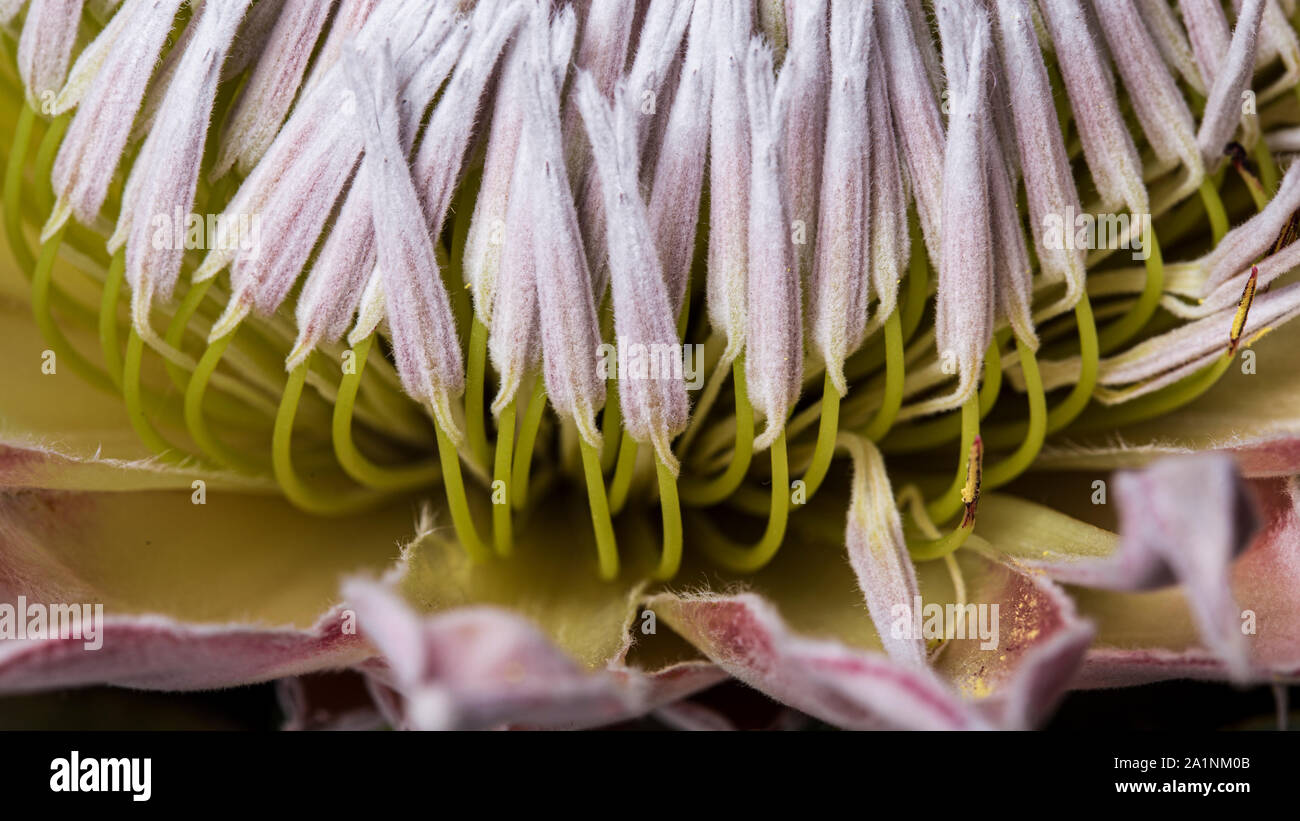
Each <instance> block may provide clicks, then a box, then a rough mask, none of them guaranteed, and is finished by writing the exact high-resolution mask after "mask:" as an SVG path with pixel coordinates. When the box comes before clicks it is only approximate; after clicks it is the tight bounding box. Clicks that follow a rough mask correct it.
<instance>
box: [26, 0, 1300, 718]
mask: <svg viewBox="0 0 1300 821" xmlns="http://www.w3.org/2000/svg"><path fill="white" fill-rule="evenodd" d="M1036 17H1037V18H1041V19H1036ZM932 20H933V21H935V22H936V23H937V26H935V27H932V26H931V21H932ZM0 24H3V25H5V26H7V27H9V29H10V30H11V31H19V32H21V34H20V37H19V41H18V44H19V47H18V50H17V55H16V64H15V66H14V68H15V70H16V74H17V76H18V77H19V78H20V79H21V88H20V87H18V85H14V87H13V88H12V89H10V91H11V92H12V95H13V96H14V100H13V102H14V106H13V107H12V108H13V109H16V110H17V111H18V112H19V113H18V114H17V116H16V118H15V119H14V122H12V123H10V124H9V125H10V127H9V128H8V129H7V130H6V133H8V134H12V135H13V144H12V145H11V146H10V148H9V153H8V154H7V156H8V158H9V160H8V162H7V174H6V180H5V185H4V187H3V189H4V200H5V202H4V210H5V217H6V219H5V221H4V231H5V234H6V240H7V247H8V248H9V250H10V251H11V252H12V256H13V260H14V264H12V265H5V266H0V280H2V281H3V284H4V287H5V288H6V290H5V293H10V294H26V295H28V296H29V297H30V299H29V302H30V305H23V306H21V307H22V310H18V303H17V302H16V301H15V300H9V301H4V302H0V338H2V339H3V340H4V342H5V345H6V350H9V351H12V352H13V356H14V357H15V358H14V362H23V361H28V362H32V363H40V364H39V365H33V366H31V367H16V368H15V369H14V375H13V377H12V379H13V384H12V386H11V385H10V384H8V383H6V390H4V391H3V392H0V416H3V418H4V419H5V426H4V430H3V431H0V541H3V543H4V544H3V547H4V549H3V550H0V605H3V604H4V603H5V601H6V600H7V597H11V596H13V597H16V596H19V595H22V596H26V597H27V598H28V599H29V600H33V601H35V600H36V599H38V598H48V599H51V600H55V599H58V598H60V597H62V598H68V597H76V598H85V599H88V600H92V601H99V602H101V603H102V604H104V605H105V609H106V610H108V611H109V616H107V617H106V618H105V619H104V620H103V621H104V623H103V625H102V627H103V631H102V633H101V634H100V635H101V636H102V638H103V645H102V647H101V648H99V649H98V650H95V651H93V652H96V653H101V654H100V655H90V654H91V652H92V651H90V650H88V649H86V648H85V647H83V646H81V645H79V644H76V643H74V642H72V641H70V640H67V639H65V638H63V637H48V636H47V637H44V638H42V637H40V636H35V637H30V638H28V639H24V640H21V641H12V642H11V641H9V640H8V637H7V636H3V630H4V625H5V621H4V620H3V619H0V637H4V638H6V641H5V642H3V643H0V690H5V691H19V690H22V691H26V690H35V689H44V688H56V687H71V686H78V685H82V684H87V683H93V682H108V683H112V684H118V685H126V686H133V687H152V688H209V687H216V686H226V685H233V684H238V683H242V682H248V681H261V680H269V679H280V680H282V684H281V688H282V693H283V694H284V695H285V699H286V704H288V705H289V706H290V707H291V708H292V709H293V711H294V721H293V722H292V724H293V726H304V725H306V724H307V723H309V722H308V718H307V717H306V716H305V715H304V713H305V712H307V711H308V709H309V703H310V702H311V701H312V693H311V690H312V681H311V680H310V679H305V678H304V679H298V678H297V677H299V676H305V675H307V674H310V673H313V672H315V671H319V670H323V669H333V668H338V667H346V668H349V669H350V670H352V673H351V675H352V676H353V677H356V678H359V679H363V680H364V685H365V686H364V690H365V693H366V694H367V696H366V698H367V699H368V700H369V701H370V702H371V703H370V704H369V706H367V707H365V708H364V709H361V710H358V711H355V712H351V713H349V714H347V715H346V716H337V717H336V720H334V721H332V722H331V721H324V722H321V723H326V724H331V723H332V724H334V725H335V726H353V725H354V724H355V723H356V722H360V721H363V720H364V721H372V722H374V721H381V720H382V721H384V722H386V723H388V724H390V725H392V726H395V727H404V728H405V727H410V728H463V727H500V726H512V727H513V726H546V727H559V726H566V727H576V726H597V725H601V724H607V723H611V722H615V721H619V720H622V719H626V718H629V717H634V716H641V715H647V714H654V715H656V716H658V717H659V718H660V719H661V720H662V721H664V722H666V723H669V724H672V725H674V726H702V725H708V726H725V725H726V724H727V721H726V720H725V718H723V717H720V716H718V715H716V714H713V713H710V712H708V711H707V710H705V709H704V708H703V707H702V706H701V705H699V704H695V703H692V702H690V701H684V700H685V699H689V698H690V697H691V696H692V695H693V694H694V693H696V692H698V691H700V690H701V689H703V688H706V687H709V686H712V685H713V684H715V683H717V682H719V681H722V680H724V679H726V678H729V677H730V678H736V679H739V680H741V681H743V682H745V683H747V684H750V685H752V686H753V687H755V688H758V689H760V690H762V691H763V692H765V693H766V694H768V695H769V696H771V697H772V698H774V699H777V700H779V701H781V702H783V703H785V704H787V705H789V706H790V707H791V708H793V709H796V710H798V711H800V712H803V713H806V714H808V715H811V716H814V717H816V718H819V719H821V720H823V721H826V722H830V723H832V724H835V725H838V726H844V727H854V728H873V727H882V726H884V727H907V728H963V729H966V728H969V729H976V728H988V727H1010V728H1020V727H1028V726H1035V725H1037V724H1040V723H1042V722H1043V721H1044V720H1045V719H1046V717H1047V716H1048V715H1049V714H1050V711H1051V709H1052V707H1053V706H1054V705H1055V703H1056V702H1057V700H1058V699H1059V698H1060V697H1061V695H1062V694H1063V693H1064V692H1065V691H1066V690H1067V689H1069V688H1072V687H1092V686H1107V685H1113V684H1126V683H1135V682H1144V681H1151V680H1158V679H1161V678H1166V677H1170V676H1175V675H1189V676H1195V677H1208V678H1219V679H1230V680H1232V681H1234V682H1237V683H1239V684H1253V683H1262V682H1270V681H1273V680H1277V679H1288V680H1289V679H1291V678H1294V677H1296V676H1297V675H1300V647H1297V645H1296V642H1295V640H1294V637H1295V636H1296V635H1300V596H1298V595H1297V593H1296V591H1297V590H1300V579H1298V578H1297V571H1296V568H1297V567H1300V560H1298V559H1297V550H1300V547H1298V546H1300V535H1297V534H1300V513H1298V511H1300V505H1298V503H1297V500H1298V499H1300V486H1297V484H1296V479H1295V476H1296V474H1297V473H1300V400H1298V399H1297V397H1300V375H1297V372H1296V369H1295V368H1294V367H1292V366H1290V365H1289V363H1288V360H1287V356H1288V353H1287V352H1288V351H1289V350H1290V349H1291V348H1292V347H1294V345H1295V344H1297V341H1298V340H1297V337H1296V333H1297V330H1296V326H1295V325H1294V323H1289V320H1291V319H1293V318H1294V317H1296V316H1297V315H1300V282H1296V281H1294V277H1295V274H1294V271H1295V269H1297V267H1298V266H1300V242H1297V241H1296V240H1297V239H1298V238H1300V216H1298V214H1300V171H1298V170H1297V168H1296V167H1295V163H1294V156H1293V155H1294V154H1295V153H1300V151H1298V150H1297V149H1300V139H1298V138H1297V137H1296V133H1300V119H1297V116H1296V109H1295V106H1294V101H1290V95H1281V94H1280V91H1285V90H1294V89H1296V88H1300V86H1298V85H1297V81H1298V80H1300V41H1298V40H1297V39H1296V35H1295V32H1294V31H1293V30H1292V28H1291V26H1290V24H1289V23H1288V22H1287V21H1286V19H1285V18H1284V17H1283V15H1282V11H1281V8H1280V6H1279V5H1278V4H1277V3H1275V2H1273V0H1242V2H1240V3H1237V4H1234V6H1233V8H1231V9H1229V8H1227V7H1226V6H1225V5H1223V4H1220V3H1204V2H1199V0H1180V2H1179V3H1178V4H1177V11H1176V12H1175V10H1174V7H1173V6H1172V5H1171V4H1169V3H1165V2H1154V0H1097V2H1094V3H1081V2H1079V0H1040V1H1039V2H1037V3H1031V2H1029V0H988V1H987V2H977V0H934V2H927V3H922V2H920V0H879V2H873V3H864V2H859V0H807V2H805V1H804V0H799V2H797V3H795V2H786V3H782V2H768V1H767V0H764V2H762V3H759V4H757V5H755V4H754V3H752V2H750V0H650V2H646V3H637V2H633V0H611V2H604V0H601V2H580V3H570V2H545V0H479V2H465V0H434V2H430V0H339V2H337V3H316V2H299V0H285V2H274V3H273V2H259V3H251V2H248V1H247V0H230V2H207V3H202V4H197V3H196V4H183V3H182V2H181V0H123V2H121V3H117V4H115V3H94V4H91V6H90V7H89V10H88V11H87V13H83V8H82V3H81V2H62V1H61V0H58V1H56V0H32V2H29V3H26V4H15V3H0ZM174 30H175V31H177V36H176V37H175V38H174V41H173V40H171V39H169V34H170V33H171V32H173V31H174ZM1263 82H1267V83H1268V86H1267V87H1261V88H1259V89H1258V92H1259V93H1258V94H1257V95H1255V94H1254V91H1255V90H1256V86H1257V85H1262V83H1263ZM11 85H13V84H11ZM1248 92H1251V93H1248ZM1288 101H1290V102H1289V103H1288ZM1202 102H1203V104H1202ZM1264 131H1267V132H1268V133H1266V134H1261V132H1264ZM1224 159H1228V160H1229V162H1227V163H1225V162H1224ZM1022 186H1023V196H1022V193H1021V192H1022ZM34 239H35V240H38V244H36V245H33V244H32V241H33V240H34ZM1124 253H1128V254H1130V255H1131V257H1132V260H1133V262H1134V263H1136V264H1132V265H1130V264H1129V262H1128V261H1127V260H1126V258H1125V257H1124ZM87 274H88V275H89V276H86V275H87ZM11 286H12V287H11ZM127 304H129V306H130V310H129V311H128V310H125V307H126V305H127ZM155 356H158V357H161V358H162V360H163V361H162V364H163V366H164V367H162V368H157V367H154V366H155V365H156V364H157V362H156V360H155V358H154V357H155ZM24 357H27V359H24ZM1257 371H1258V374H1257ZM819 382H820V383H821V389H820V390H817V383H819ZM489 397H490V398H489ZM489 410H490V412H489ZM114 420H120V425H118V426H117V427H114ZM118 428H120V430H119V429H118ZM1157 457H1161V458H1157ZM1112 468H1118V469H1120V472H1118V473H1116V474H1115V475H1114V476H1113V477H1111V476H1110V474H1108V473H1106V472H1104V471H1105V470H1109V469H1112ZM1029 471H1034V473H1032V474H1028V475H1029V478H1028V479H1026V478H1025V477H1026V475H1027V472H1029ZM1081 488H1087V489H1081ZM69 490H75V491H79V492H78V493H68V492H67V491H69ZM1108 493H1109V494H1110V500H1107V498H1106V496H1107V494H1108ZM191 494H193V495H191ZM1098 494H1099V495H1098ZM209 498H211V500H212V502H213V504H212V505H211V506H210V507H209V506H208V501H207V500H208V499H209ZM218 500H219V503H218ZM210 510H212V511H215V510H220V511H221V514H220V515H214V514H213V513H210V512H208V511H210ZM412 510H415V511H418V514H417V516H416V521H415V525H414V527H413V528H412V526H411V521H410V518H411V512H412ZM1111 510H1114V511H1116V515H1114V516H1113V517H1110V518H1109V519H1108V518H1107V512H1108V511H1111ZM1067 511H1068V512H1067ZM142 544H143V545H148V546H149V549H141V545H142ZM395 544H400V545H401V546H402V547H401V551H400V556H399V557H398V558H397V559H396V560H394V559H393V554H394V545H395ZM285 568H292V573H286V571H285ZM344 577H346V581H345V582H344V583H343V584H342V585H340V583H339V580H340V578H344ZM936 610H937V612H938V613H939V615H938V616H934V615H933V614H934V613H935V612H936ZM1244 612H1251V613H1254V614H1255V615H1256V616H1257V617H1258V618H1259V620H1260V625H1261V629H1260V632H1259V634H1258V635H1251V634H1249V633H1243V632H1242V630H1241V618H1242V616H1241V614H1242V613H1244ZM945 613H952V614H953V618H952V619H948V618H947V617H946V616H945V615H944V614H945ZM958 614H960V616H958ZM967 614H973V615H970V616H969V618H967ZM346 619H351V620H353V621H352V622H350V623H348V624H347V626H345V622H344V620H346ZM638 624H641V625H645V624H650V625H655V627H652V628H651V629H644V628H642V629H637V625H638ZM266 625H276V626H272V627H268V626H266ZM353 628H358V629H359V631H360V632H359V633H358V632H357V629H353ZM657 631H661V632H662V633H663V634H665V635H666V634H670V633H671V634H672V635H674V636H676V637H677V639H683V640H685V642H687V643H688V644H689V645H690V646H691V647H693V648H694V650H693V651H691V653H690V654H689V655H685V656H684V655H683V653H682V649H681V643H680V641H676V640H670V641H673V643H672V644H671V645H665V646H664V647H656V646H655V644H656V643H657V642H661V641H664V639H662V638H656V632H657ZM44 641H50V642H51V644H50V645H49V646H45V645H44V644H41V642H44ZM639 645H645V646H639ZM669 658H671V659H674V661H664V662H652V661H650V660H651V659H669Z"/></svg>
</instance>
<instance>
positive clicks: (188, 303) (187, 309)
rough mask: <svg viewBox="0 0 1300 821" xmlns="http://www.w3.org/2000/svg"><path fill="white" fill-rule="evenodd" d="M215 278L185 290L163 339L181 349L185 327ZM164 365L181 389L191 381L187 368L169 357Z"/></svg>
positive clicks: (174, 383) (164, 361)
mask: <svg viewBox="0 0 1300 821" xmlns="http://www.w3.org/2000/svg"><path fill="white" fill-rule="evenodd" d="M215 281H216V280H214V279H206V280H204V281H203V282H196V283H194V284H193V285H191V286H190V288H189V290H188V291H186V292H185V296H184V297H182V298H181V304H180V305H178V306H176V313H174V314H172V319H171V322H169V323H167V331H166V333H164V334H163V340H164V341H165V342H166V343H167V344H168V345H171V346H172V347H173V348H175V349H176V350H178V351H179V350H181V346H182V344H183V342H184V338H185V328H186V327H187V326H188V325H189V324H190V320H191V319H192V318H193V317H194V312H195V311H197V310H198V308H199V305H200V303H202V302H203V298H204V297H205V296H207V293H208V289H209V288H211V287H212V283H213V282H215ZM163 367H165V368H166V369H167V375H168V376H169V377H170V378H171V380H172V384H173V385H175V386H176V387H177V388H179V389H180V390H182V391H183V390H185V386H186V384H187V383H188V382H189V379H190V375H189V374H188V373H186V372H185V369H184V368H182V367H181V366H180V365H177V364H176V363H175V362H172V361H171V360H170V359H168V358H167V357H163Z"/></svg>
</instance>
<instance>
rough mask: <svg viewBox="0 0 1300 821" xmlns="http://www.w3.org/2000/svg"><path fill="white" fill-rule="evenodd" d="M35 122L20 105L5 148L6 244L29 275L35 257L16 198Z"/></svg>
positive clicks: (27, 106) (17, 198) (19, 194)
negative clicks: (6, 157) (10, 144)
mask: <svg viewBox="0 0 1300 821" xmlns="http://www.w3.org/2000/svg"><path fill="white" fill-rule="evenodd" d="M35 122H36V112H35V111H32V107H31V106H29V105H24V106H23V107H22V109H20V110H19V112H18V122H17V123H16V124H15V125H14V140H13V144H12V146H10V148H9V161H8V162H7V163H5V184H4V199H5V235H6V236H7V237H8V238H9V247H10V248H11V249H12V250H13V252H14V257H16V258H17V260H18V267H19V268H21V269H22V271H23V272H24V273H25V274H27V275H28V276H31V271H32V267H33V266H35V264H36V260H35V258H34V257H33V256H32V252H31V250H30V249H28V247H27V240H26V238H24V237H23V227H22V213H23V212H22V209H21V207H20V203H19V199H20V197H21V195H22V187H23V165H24V164H25V163H26V161H27V146H28V144H29V143H30V142H31V139H32V126H33V125H34V124H35Z"/></svg>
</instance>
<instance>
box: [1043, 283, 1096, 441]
mask: <svg viewBox="0 0 1300 821" xmlns="http://www.w3.org/2000/svg"><path fill="white" fill-rule="evenodd" d="M1074 316H1075V321H1076V322H1077V323H1078V329H1079V359H1080V363H1079V381H1078V382H1076V383H1075V385H1074V388H1073V390H1071V391H1070V395H1069V396H1067V397H1065V400H1064V401H1063V402H1061V404H1059V405H1057V406H1056V407H1054V408H1052V409H1051V410H1050V411H1048V412H1047V432H1048V433H1056V432H1057V431H1058V430H1061V429H1062V428H1064V427H1065V426H1066V425H1069V424H1070V423H1071V422H1073V421H1074V420H1075V419H1076V418H1077V417H1078V416H1079V414H1080V413H1081V412H1083V409H1084V408H1085V407H1086V406H1087V405H1088V401H1089V400H1091V399H1092V389H1093V388H1095V387H1096V386H1097V363H1098V359H1099V358H1100V350H1099V348H1098V343H1097V323H1096V322H1095V321H1093V318H1092V303H1091V302H1089V301H1088V294H1087V292H1084V294H1083V296H1082V297H1080V298H1079V301H1078V302H1077V303H1076V304H1075V306H1074Z"/></svg>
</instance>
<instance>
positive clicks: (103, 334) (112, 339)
mask: <svg viewBox="0 0 1300 821" xmlns="http://www.w3.org/2000/svg"><path fill="white" fill-rule="evenodd" d="M125 274H126V249H125V248H119V249H118V251H117V253H116V254H113V261H112V262H110V263H109V265H108V274H107V275H106V276H105V277H104V293H103V295H102V296H101V297H100V300H99V348H100V350H101V351H102V352H103V354H104V366H105V367H106V368H107V369H108V378H109V379H111V380H113V385H114V387H116V388H117V390H118V391H121V390H122V351H121V349H120V348H119V347H118V342H117V303H118V300H119V299H120V298H121V293H122V279H123V278H124V276H125Z"/></svg>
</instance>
